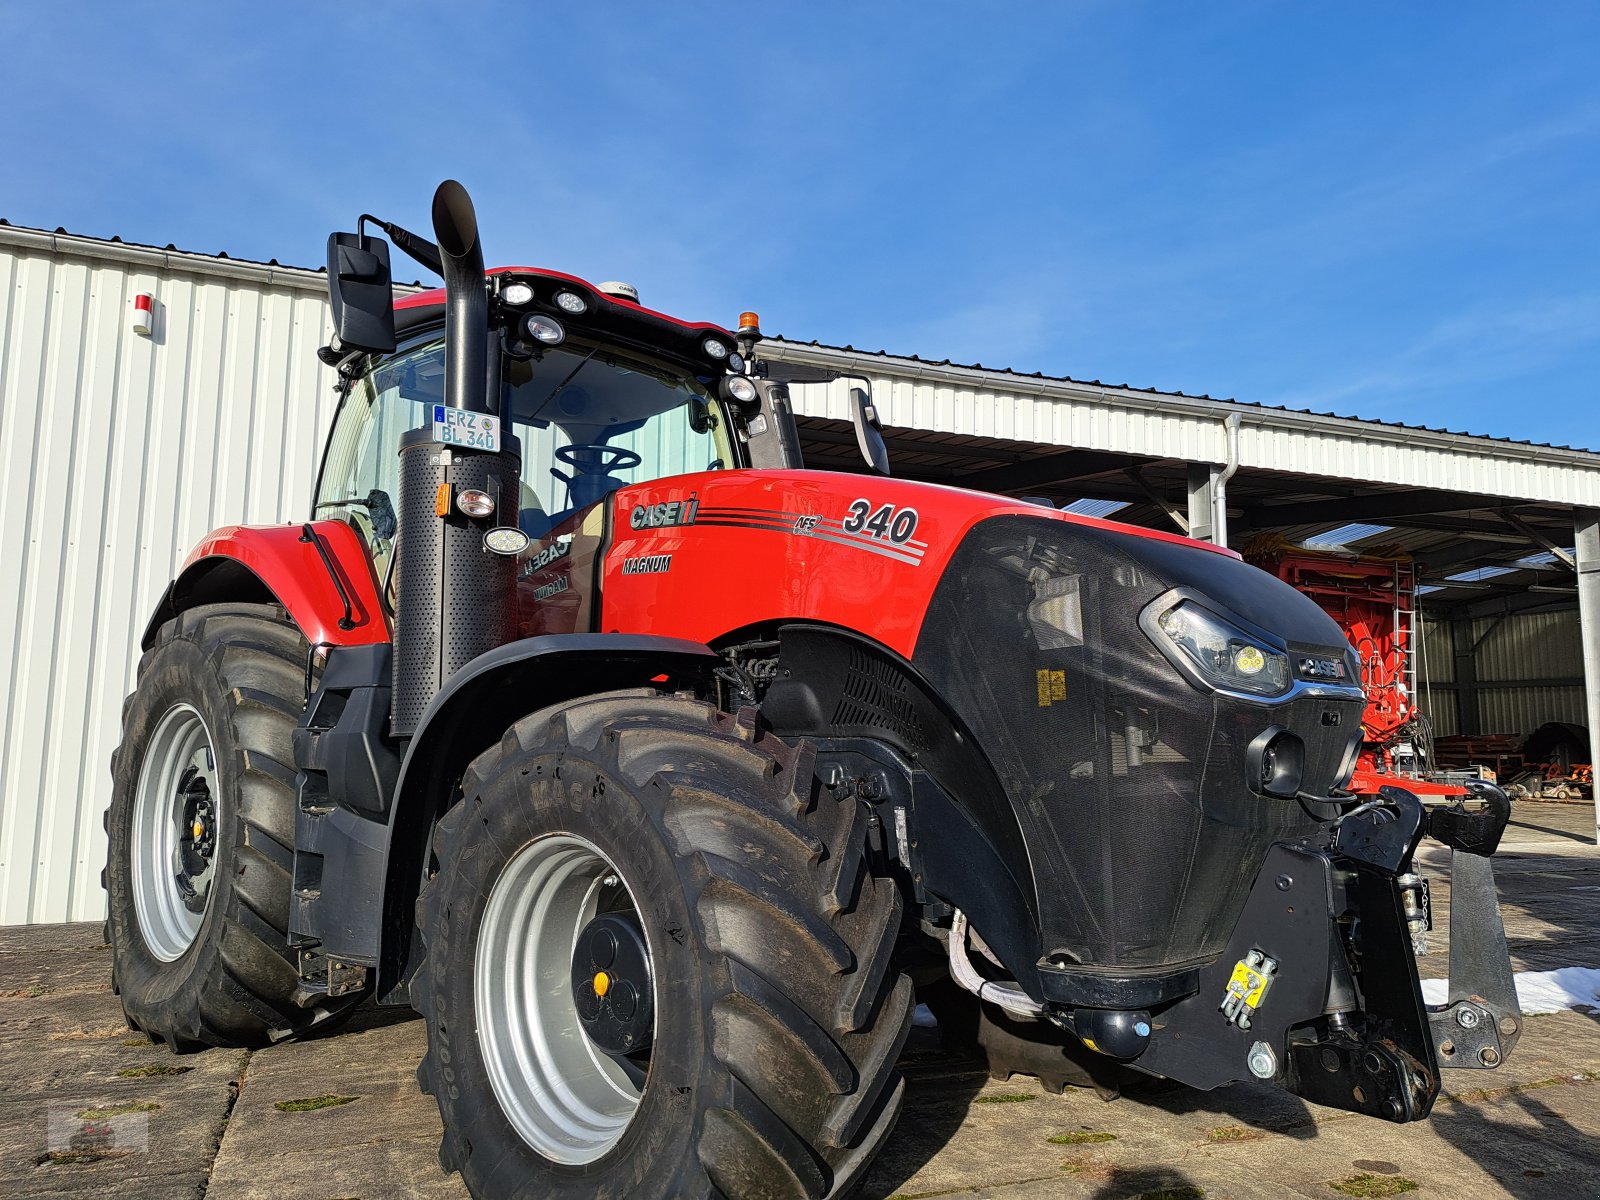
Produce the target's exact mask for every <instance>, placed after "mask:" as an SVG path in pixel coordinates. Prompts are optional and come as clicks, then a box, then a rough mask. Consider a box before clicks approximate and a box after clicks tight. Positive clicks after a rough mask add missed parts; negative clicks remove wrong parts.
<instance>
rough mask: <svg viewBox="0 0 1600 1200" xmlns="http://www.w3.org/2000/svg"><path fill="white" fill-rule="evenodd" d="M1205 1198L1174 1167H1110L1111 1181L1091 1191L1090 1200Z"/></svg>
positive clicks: (1201, 1191)
mask: <svg viewBox="0 0 1600 1200" xmlns="http://www.w3.org/2000/svg"><path fill="white" fill-rule="evenodd" d="M1205 1194H1206V1192H1205V1189H1204V1188H1202V1187H1200V1186H1199V1185H1198V1184H1196V1183H1195V1182H1194V1180H1192V1179H1190V1178H1189V1177H1188V1176H1187V1175H1185V1174H1184V1173H1183V1172H1182V1171H1179V1170H1177V1169H1176V1168H1174V1167H1167V1166H1158V1167H1112V1168H1111V1177H1110V1178H1109V1179H1107V1180H1106V1181H1105V1183H1104V1184H1102V1185H1101V1186H1100V1187H1099V1188H1097V1189H1096V1190H1095V1192H1094V1200H1127V1198H1128V1197H1144V1196H1151V1195H1154V1196H1160V1197H1161V1198H1162V1200H1190V1198H1191V1197H1192V1198H1193V1200H1199V1198H1200V1197H1202V1196H1204V1195H1205Z"/></svg>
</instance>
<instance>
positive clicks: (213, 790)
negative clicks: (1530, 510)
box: [131, 704, 218, 962]
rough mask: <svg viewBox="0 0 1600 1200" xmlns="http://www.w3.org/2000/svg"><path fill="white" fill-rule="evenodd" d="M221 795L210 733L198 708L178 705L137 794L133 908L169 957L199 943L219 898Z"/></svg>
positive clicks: (153, 745) (160, 953) (156, 741)
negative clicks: (215, 893)
mask: <svg viewBox="0 0 1600 1200" xmlns="http://www.w3.org/2000/svg"><path fill="white" fill-rule="evenodd" d="M217 798H218V788H217V763H216V755H215V753H214V752H213V750H212V744H211V734H210V731H209V730H207V729H206V723H205V721H204V719H203V718H202V717H201V716H200V714H199V712H198V711H196V710H195V708H194V707H193V706H192V705H189V704H175V705H173V706H172V707H171V708H169V709H168V710H167V712H166V713H165V715H163V716H162V718H161V720H160V721H159V722H157V724H156V731H155V733H154V734H152V735H151V738H150V745H149V747H148V748H147V749H146V750H145V755H144V762H143V763H142V764H140V767H139V783H138V787H137V790H136V791H135V793H134V798H133V838H132V849H133V862H132V864H131V865H132V876H133V907H134V911H135V913H136V914H137V916H138V918H139V932H140V933H141V934H142V935H143V936H144V943H145V946H146V947H147V948H148V949H149V951H150V953H151V954H153V955H155V956H156V958H158V959H160V960H161V961H162V962H172V961H173V960H175V959H177V958H179V957H181V956H182V955H183V953H184V951H186V950H188V949H189V947H190V946H192V945H193V944H194V939H195V937H196V935H198V934H199V932H200V923H201V922H202V921H204V920H205V915H206V909H207V907H208V906H209V905H210V903H211V884H212V879H213V877H214V876H215V851H216V839H217V829H218V814H217V810H216V804H217Z"/></svg>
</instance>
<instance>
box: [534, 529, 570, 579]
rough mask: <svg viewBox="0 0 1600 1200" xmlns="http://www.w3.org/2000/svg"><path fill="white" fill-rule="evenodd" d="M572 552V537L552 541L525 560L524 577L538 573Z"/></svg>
mask: <svg viewBox="0 0 1600 1200" xmlns="http://www.w3.org/2000/svg"><path fill="white" fill-rule="evenodd" d="M571 553H572V539H571V538H570V537H569V538H566V539H564V540H562V541H559V542H552V543H551V544H550V545H548V546H546V547H545V548H544V549H543V550H541V551H539V553H537V554H535V555H534V556H533V557H532V558H530V559H527V560H525V561H524V562H523V564H522V577H523V578H524V579H526V578H527V577H528V576H529V575H536V574H538V573H539V572H540V571H542V570H544V569H545V568H546V567H548V566H549V565H550V564H551V563H553V562H555V561H556V560H557V559H562V558H565V557H566V556H567V555H569V554H571Z"/></svg>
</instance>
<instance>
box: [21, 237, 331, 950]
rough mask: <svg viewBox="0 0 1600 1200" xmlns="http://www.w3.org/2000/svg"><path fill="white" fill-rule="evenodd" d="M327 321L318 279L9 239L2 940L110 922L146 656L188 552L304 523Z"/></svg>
mask: <svg viewBox="0 0 1600 1200" xmlns="http://www.w3.org/2000/svg"><path fill="white" fill-rule="evenodd" d="M139 292H150V293H153V294H154V295H155V296H156V298H157V322H156V327H155V333H154V336H152V337H149V338H145V337H141V336H139V335H136V334H134V333H133V332H132V330H131V328H130V309H131V305H132V300H133V296H134V295H135V294H137V293H139ZM326 310H327V303H326V294H325V285H324V283H323V281H322V277H321V276H320V275H318V274H316V273H314V272H307V271H294V270H284V269H278V268H273V267H266V266H257V265H255V264H245V263H229V262H226V261H225V260H212V259H207V258H204V257H202V256H195V255H182V254H176V253H167V252H162V251H158V250H149V249H145V248H138V247H124V246H120V245H116V244H107V243H102V242H97V241H93V240H91V239H82V238H72V237H67V236H55V235H48V234H39V233H36V232H33V231H27V230H16V229H10V228H0V455H3V461H4V463H5V464H6V465H5V469H4V472H3V474H0V562H3V563H4V564H5V569H4V578H3V579H0V676H3V677H4V678H5V679H6V680H7V685H8V686H7V693H6V694H7V702H6V705H5V707H4V709H3V710H0V924H17V923H22V922H35V921H65V920H84V919H93V918H96V917H98V916H100V914H101V913H102V911H103V901H102V894H101V890H100V883H99V875H100V868H101V865H102V863H103V862H104V858H105V841H104V834H103V832H102V830H101V813H102V811H103V810H104V808H105V806H106V802H107V797H108V792H109V785H110V775H109V769H108V763H109V761H110V756H111V751H112V749H113V748H114V747H115V745H116V741H117V732H118V721H119V714H120V710H121V706H122V699H123V697H124V695H125V694H126V693H127V692H128V691H129V690H130V689H131V688H132V684H133V671H134V666H135V664H136V661H137V656H138V640H139V636H140V634H141V633H142V631H143V628H144V623H145V620H146V619H147V618H148V616H149V614H150V612H151V610H152V609H153V607H154V605H155V602H156V600H157V598H158V597H159V595H160V593H161V590H162V589H163V588H164V587H165V586H166V583H167V581H168V580H169V579H170V578H171V576H172V574H173V572H174V570H175V568H176V567H177V566H178V565H179V564H180V563H181V561H182V559H183V557H184V555H185V554H186V553H187V550H188V548H189V547H190V546H191V545H193V543H194V542H195V541H196V539H197V538H198V537H199V536H200V535H201V534H203V533H204V532H206V531H207V530H209V529H212V528H215V527H216V526H218V525H224V524H227V523H230V522H244V521H249V522H275V521H283V520H292V519H295V518H301V519H303V517H304V515H305V513H306V510H307V508H308V506H309V498H310V493H311V488H312V484H313V480H314V474H315V470H316V463H317V455H318V453H319V450H320V436H321V430H322V429H323V428H324V427H325V425H326V422H327V420H328V418H329V416H330V415H331V410H332V404H333V400H334V396H333V392H332V385H333V377H332V373H331V372H330V371H328V369H327V368H325V367H323V366H322V365H321V363H319V362H318V361H317V357H316V349H317V347H318V346H319V345H322V344H323V343H324V342H325V341H326V337H327V332H328V330H327V315H326Z"/></svg>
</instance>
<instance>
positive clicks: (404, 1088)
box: [0, 804, 1600, 1200]
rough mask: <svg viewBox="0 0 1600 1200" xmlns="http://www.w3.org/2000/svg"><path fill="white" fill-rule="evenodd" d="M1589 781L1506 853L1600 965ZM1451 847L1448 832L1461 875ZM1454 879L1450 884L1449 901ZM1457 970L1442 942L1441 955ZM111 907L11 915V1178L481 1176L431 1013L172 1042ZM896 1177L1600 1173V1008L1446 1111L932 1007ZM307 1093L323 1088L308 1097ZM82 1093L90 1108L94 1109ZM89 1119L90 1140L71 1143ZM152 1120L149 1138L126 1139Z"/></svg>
mask: <svg viewBox="0 0 1600 1200" xmlns="http://www.w3.org/2000/svg"><path fill="white" fill-rule="evenodd" d="M1592 820H1593V810H1592V809H1590V808H1588V807H1587V806H1577V805H1549V804H1519V805H1518V806H1517V809H1516V813H1515V825H1514V827H1513V829H1512V830H1511V831H1510V833H1509V835H1508V839H1507V845H1506V846H1505V848H1503V849H1502V851H1501V853H1500V855H1499V856H1497V858H1496V860H1495V861H1496V870H1497V872H1498V876H1499V879H1500V888H1501V896H1502V899H1503V901H1504V907H1505V915H1506V924H1507V929H1508V934H1509V937H1510V940H1511V948H1512V953H1513V955H1514V958H1515V961H1516V965H1517V967H1518V969H1529V970H1541V969H1547V968H1552V967H1559V966H1600V919H1597V918H1596V915H1595V905H1596V903H1597V901H1600V853H1597V851H1596V850H1595V848H1594V847H1593V846H1591V845H1589V844H1588V837H1589V835H1590V834H1591V833H1592ZM1443 857H1444V855H1443V854H1442V853H1430V855H1429V858H1430V859H1431V860H1435V861H1434V867H1433V870H1432V871H1431V873H1432V874H1433V876H1434V878H1435V879H1436V880H1437V879H1439V878H1440V876H1441V875H1442V868H1443V866H1444V863H1443V861H1442V860H1443ZM1447 907H1448V888H1447V887H1443V886H1441V887H1439V888H1438V889H1437V891H1436V911H1437V914H1438V915H1439V916H1441V917H1444V916H1445V915H1446V913H1447ZM1422 962H1423V964H1424V974H1434V975H1437V974H1443V973H1444V970H1445V966H1446V963H1445V960H1444V956H1443V955H1430V956H1428V957H1427V958H1424V959H1423V960H1422ZM107 977H108V951H107V949H106V948H105V947H104V946H102V945H101V941H100V934H99V927H98V926H88V925H76V926H49V927H44V926H36V927H25V928H10V929H0V1066H3V1069H0V1195H3V1196H7V1197H18V1198H20V1197H24V1196H41V1197H42V1196H56V1197H61V1196H95V1197H111V1196H160V1197H181V1196H207V1197H209V1198H211V1200H246V1198H258V1197H259V1198H261V1200H299V1198H301V1197H306V1198H311V1200H328V1198H333V1197H361V1198H362V1200H379V1198H381V1197H391V1196H393V1197H402V1196H420V1197H464V1196H465V1189H463V1188H462V1187H461V1184H460V1181H459V1178H457V1177H455V1176H446V1175H444V1174H443V1173H442V1172H441V1171H440V1170H439V1167H438V1162H437V1159H436V1157H435V1148H436V1146H437V1143H438V1137H439V1119H438V1114H437V1111H436V1109H435V1108H434V1105H433V1101H432V1100H430V1099H429V1098H427V1097H425V1096H423V1095H421V1094H420V1093H419V1092H418V1091H417V1086H416V1082H415V1079H414V1076H413V1072H414V1071H415V1069H416V1065H417V1062H418V1060H419V1059H420V1057H421V1055H422V1051H423V1030H422V1026H421V1024H420V1022H419V1021H418V1020H417V1019H416V1018H415V1017H414V1016H412V1015H411V1014H410V1013H409V1012H405V1013H401V1012H394V1011H390V1010H382V1009H376V1008H367V1009H365V1010H363V1011H362V1012H361V1013H360V1014H359V1015H358V1016H357V1018H356V1019H355V1020H354V1021H353V1022H352V1023H351V1024H350V1025H349V1026H347V1027H346V1029H345V1030H344V1031H342V1032H340V1033H338V1034H336V1035H333V1036H330V1037H326V1038H323V1039H320V1040H315V1041H309V1042H301V1043H295V1044H290V1045H281V1046H274V1047H272V1048H271V1049H268V1050H261V1051H257V1052H255V1053H249V1052H245V1051H240V1050H211V1051H207V1052H205V1053H202V1054H192V1055H187V1056H184V1057H176V1056H174V1055H172V1054H171V1053H169V1052H168V1051H166V1050H165V1049H163V1048H160V1047H156V1046H153V1045H151V1044H150V1043H149V1042H148V1041H147V1040H146V1039H145V1038H143V1037H141V1036H139V1035H137V1034H134V1033H133V1032H132V1031H131V1030H129V1029H127V1028H126V1027H125V1026H124V1025H123V1021H122V1013H121V1009H120V1007H119V1005H118V1003H117V1000H116V998H115V997H114V996H112V995H111V993H110V990H109V987H108V983H107ZM904 1067H905V1070H906V1073H907V1075H908V1076H909V1078H910V1087H909V1090H908V1100H907V1104H906V1109H905V1113H904V1115H903V1116H902V1117H901V1119H900V1124H899V1127H898V1128H897V1130H896V1132H895V1133H894V1135H893V1137H892V1139H891V1140H890V1143H889V1145H888V1147H887V1149H886V1150H885V1152H884V1153H883V1155H882V1156H881V1157H880V1159H879V1160H878V1162H877V1164H876V1165H875V1166H874V1168H873V1170H872V1173H871V1176H870V1178H869V1179H868V1182H867V1186H866V1189H865V1192H864V1195H865V1196H868V1197H873V1198H876V1200H881V1198H884V1197H901V1198H904V1200H910V1198H912V1197H933V1196H962V1197H973V1196H976V1197H990V1198H992V1200H1023V1198H1029V1200H1037V1198H1042V1197H1058V1196H1060V1197H1074V1196H1082V1197H1096V1198H1102V1197H1103V1198H1110V1197H1135V1196H1143V1197H1164V1198H1174V1200H1175V1198H1177V1197H1197V1196H1206V1197H1239V1198H1241V1200H1242V1198H1247V1197H1267V1196H1312V1197H1323V1198H1326V1200H1337V1197H1339V1196H1340V1195H1346V1196H1390V1195H1398V1194H1400V1193H1402V1192H1409V1191H1415V1192H1416V1193H1417V1195H1418V1196H1419V1197H1425V1196H1439V1197H1446V1196H1448V1197H1467V1198H1471V1197H1480V1196H1482V1197H1490V1196H1515V1197H1573V1196H1595V1195H1600V1140H1597V1139H1600V1014H1580V1013H1576V1012H1564V1013H1560V1014H1556V1015H1553V1016H1535V1017H1531V1018H1529V1020H1528V1022H1527V1030H1526V1033H1525V1034H1524V1036H1523V1038H1522V1042H1521V1044H1520V1046H1519V1047H1518V1048H1517V1051H1516V1053H1515V1054H1514V1055H1513V1056H1512V1058H1511V1059H1510V1061H1509V1062H1508V1064H1507V1065H1506V1066H1505V1067H1503V1068H1501V1069H1500V1070H1498V1071H1493V1072H1488V1071H1482V1072H1469V1071H1455V1070H1450V1071H1446V1072H1445V1093H1446V1095H1445V1096H1444V1097H1442V1098H1441V1099H1440V1102H1439V1104H1438V1106H1437V1107H1436V1108H1435V1110H1434V1115H1433V1118H1432V1119H1431V1120H1429V1121H1426V1122H1422V1123H1419V1124H1415V1125H1407V1126H1395V1125H1389V1124H1386V1123H1381V1122H1378V1121H1373V1120H1369V1119H1366V1118H1362V1117H1356V1116H1352V1115H1351V1114H1348V1113H1343V1112H1335V1111H1333V1110H1329V1109H1323V1108H1320V1107H1318V1106H1316V1105H1311V1104H1306V1103H1304V1102H1303V1101H1301V1100H1299V1099H1298V1098H1296V1097H1294V1096H1290V1095H1288V1094H1287V1093H1284V1092H1281V1091H1279V1090H1277V1089H1276V1088H1272V1087H1269V1086H1265V1085H1248V1086H1247V1085H1235V1086H1233V1087H1228V1088H1223V1089H1220V1090H1218V1091H1216V1092H1211V1093H1203V1092H1195V1091H1190V1090H1188V1089H1183V1088H1178V1087H1165V1088H1164V1089H1163V1090H1158V1091H1155V1092H1153V1093H1152V1094H1149V1095H1145V1096H1142V1097H1140V1098H1138V1099H1126V1098H1125V1099H1122V1100H1118V1101H1116V1102H1113V1103H1110V1104H1106V1103H1102V1102H1101V1101H1100V1100H1098V1099H1096V1098H1095V1097H1094V1096H1093V1095H1092V1094H1089V1093H1082V1092H1071V1091H1069V1093H1068V1094H1066V1095H1064V1096H1050V1095H1047V1094H1045V1093H1044V1092H1042V1091H1041V1090H1040V1089H1039V1088H1038V1086H1037V1085H1036V1084H1035V1083H1034V1082H1033V1081H1032V1080H1029V1079H1021V1078H1018V1079H1013V1080H1010V1081H1008V1082H995V1081H991V1080H989V1079H988V1078H987V1076H986V1074H985V1073H984V1072H983V1071H982V1070H981V1069H980V1068H978V1067H977V1066H976V1064H974V1063H972V1062H970V1061H965V1060H961V1059H957V1058H952V1057H950V1056H948V1055H945V1054H943V1053H942V1052H941V1051H940V1050H939V1049H938V1048H937V1041H936V1039H935V1038H934V1037H933V1036H932V1034H931V1031H922V1030H919V1031H917V1032H916V1034H915V1035H914V1040H913V1043H912V1044H911V1046H909V1047H908V1049H907V1052H906V1055H905V1058H904ZM296 1102H304V1103H296ZM85 1113H87V1114H88V1116H87V1117H82V1116H80V1114H85ZM52 1118H54V1121H55V1133H56V1138H55V1141H56V1144H57V1145H58V1146H59V1145H60V1144H61V1139H62V1138H65V1137H66V1136H67V1135H68V1134H70V1133H72V1132H73V1131H77V1141H76V1143H73V1144H68V1145H67V1146H66V1148H65V1149H56V1150H54V1151H52V1147H51V1138H50V1137H49V1131H50V1130H51V1127H52V1126H51V1121H52ZM141 1135H145V1136H147V1139H148V1146H147V1149H146V1150H144V1151H143V1152H133V1153H127V1154H108V1153H105V1152H104V1146H105V1143H106V1142H107V1141H114V1142H115V1143H116V1144H118V1145H125V1144H128V1143H129V1142H130V1141H133V1142H135V1143H136V1142H137V1139H138V1138H139V1137H140V1136H141Z"/></svg>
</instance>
